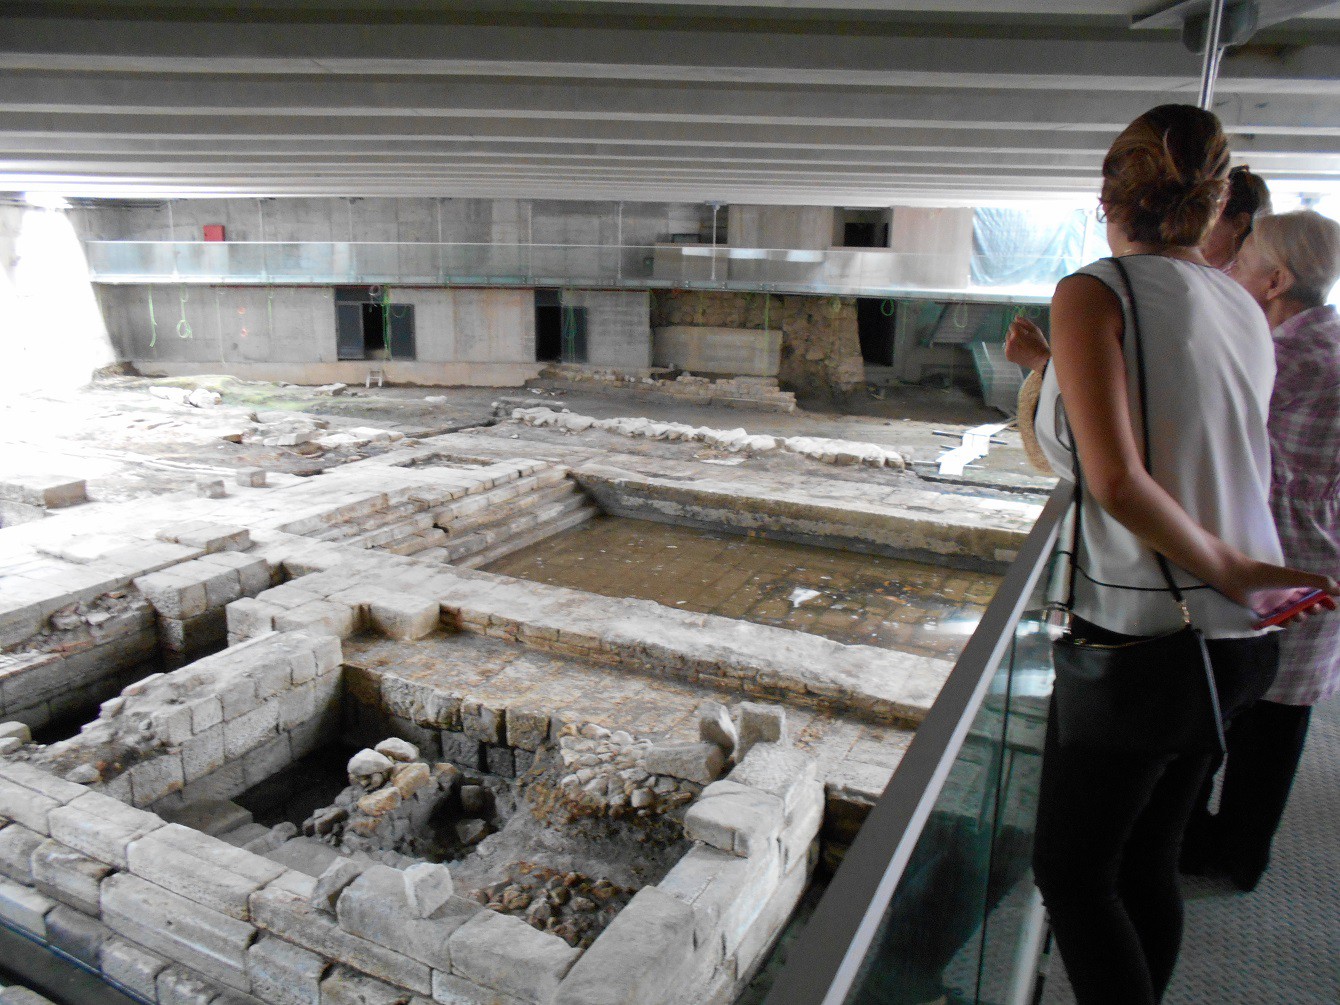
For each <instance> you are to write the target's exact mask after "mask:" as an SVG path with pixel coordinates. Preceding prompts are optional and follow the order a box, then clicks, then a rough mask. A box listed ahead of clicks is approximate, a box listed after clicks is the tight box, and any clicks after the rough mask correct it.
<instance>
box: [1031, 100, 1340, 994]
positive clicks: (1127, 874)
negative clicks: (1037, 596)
mask: <svg viewBox="0 0 1340 1005" xmlns="http://www.w3.org/2000/svg"><path fill="white" fill-rule="evenodd" d="M1227 172H1228V146H1227V142H1226V140H1225V138H1224V134H1223V131H1222V129H1221V127H1220V124H1219V121H1218V119H1216V118H1215V116H1214V115H1212V114H1210V113H1209V112H1205V111H1202V110H1200V109H1197V108H1195V107H1192V106H1188V105H1163V106H1160V107H1158V108H1155V109H1152V110H1151V111H1149V112H1147V113H1146V114H1144V115H1142V116H1141V117H1140V118H1138V119H1136V120H1135V122H1133V123H1131V125H1130V126H1128V127H1127V128H1126V129H1125V130H1124V131H1123V132H1122V133H1121V135H1120V136H1118V137H1117V139H1116V140H1115V142H1114V143H1113V144H1112V147H1111V149H1110V150H1109V151H1108V154H1107V156H1106V158H1105V159H1104V162H1103V187H1102V196H1101V205H1102V208H1103V210H1104V211H1105V213H1106V219H1107V230H1108V243H1109V245H1110V246H1111V248H1112V251H1113V254H1114V255H1115V256H1116V258H1114V259H1104V260H1102V261H1100V262H1095V263H1093V264H1092V265H1089V266H1086V267H1085V268H1083V269H1081V270H1080V271H1079V272H1077V273H1075V274H1074V275H1071V276H1068V277H1067V278H1065V279H1063V280H1062V281H1061V282H1060V284H1059V285H1058V286H1057V288H1056V293H1055V296H1054V298H1053V300H1052V307H1051V335H1052V338H1051V361H1050V364H1049V365H1047V367H1046V373H1045V375H1044V379H1043V383H1042V390H1041V395H1040V400H1039V407H1038V411H1037V423H1036V424H1037V431H1038V439H1039V442H1040V444H1041V446H1042V448H1043V450H1044V451H1045V453H1046V455H1047V459H1048V461H1049V462H1050V464H1051V466H1052V468H1053V469H1054V470H1056V471H1057V472H1058V473H1061V474H1062V475H1064V476H1066V477H1069V478H1072V479H1076V480H1078V484H1079V486H1080V488H1079V491H1078V493H1077V497H1076V505H1074V506H1072V510H1071V514H1070V516H1069V518H1068V521H1069V523H1070V525H1071V526H1070V528H1069V529H1063V530H1062V533H1061V540H1062V541H1073V544H1071V546H1070V547H1069V550H1068V552H1067V551H1066V550H1065V549H1062V550H1061V552H1060V554H1062V555H1063V556H1064V557H1065V558H1066V559H1067V563H1066V564H1067V566H1068V569H1067V572H1069V570H1070V569H1073V573H1074V574H1073V575H1066V576H1064V577H1058V580H1065V581H1067V582H1068V583H1070V586H1069V588H1068V593H1069V596H1068V597H1067V607H1068V610H1069V611H1070V613H1071V615H1072V628H1071V630H1072V636H1073V637H1075V638H1080V637H1082V638H1083V639H1085V640H1087V642H1088V643H1089V644H1092V645H1097V646H1108V647H1113V646H1125V645H1127V644H1129V643H1133V642H1134V643H1140V642H1142V641H1143V640H1152V639H1155V638H1159V637H1162V636H1165V635H1171V634H1174V633H1176V632H1178V631H1179V630H1180V629H1181V628H1182V625H1183V622H1184V619H1189V620H1190V621H1191V622H1192V623H1194V626H1195V627H1196V628H1197V629H1199V631H1200V633H1201V634H1202V636H1203V637H1204V639H1205V640H1206V649H1207V650H1208V658H1209V665H1210V667H1211V669H1212V671H1213V677H1214V680H1215V683H1216V684H1217V685H1218V697H1219V700H1220V702H1221V705H1222V712H1223V715H1224V716H1225V717H1230V716H1231V715H1232V714H1234V713H1235V712H1236V711H1237V710H1238V709H1240V708H1242V707H1245V706H1246V705H1248V704H1250V703H1251V702H1252V701H1255V700H1256V699H1257V698H1258V697H1260V695H1261V694H1262V693H1263V692H1264V691H1265V689H1266V688H1267V687H1268V686H1269V685H1270V682H1271V680H1272V679H1273V678H1274V675H1275V671H1276V664H1277V652H1278V642H1277V638H1276V635H1275V634H1274V633H1269V632H1262V631H1259V630H1257V629H1256V628H1255V627H1254V626H1255V624H1256V622H1257V621H1258V620H1259V617H1260V615H1259V614H1258V612H1263V611H1266V610H1269V609H1272V608H1274V607H1276V606H1279V605H1280V604H1281V603H1286V602H1289V601H1292V600H1294V599H1296V598H1297V597H1298V595H1299V594H1300V593H1301V592H1303V591H1302V589H1300V588H1317V589H1321V590H1323V591H1325V593H1326V594H1328V595H1336V594H1340V587H1337V585H1336V583H1335V582H1334V581H1333V580H1331V579H1330V578H1329V577H1327V576H1322V575H1313V574H1309V573H1305V572H1299V571H1297V570H1293V569H1288V568H1285V567H1283V566H1282V565H1280V564H1279V563H1280V561H1281V558H1282V556H1281V551H1280V544H1279V539H1278V537H1277V536H1276V533H1275V526H1274V522H1273V520H1272V518H1271V513H1270V505H1269V488H1270V448H1269V441H1268V438H1267V433H1266V413H1267V407H1268V405H1269V401H1270V393H1271V386H1272V383H1273V381H1274V376H1275V367H1274V359H1273V351H1272V346H1271V342H1270V333H1269V331H1268V330H1267V328H1266V326H1265V322H1264V319H1263V318H1262V317H1261V313H1260V310H1259V309H1258V308H1257V307H1256V304H1255V303H1254V302H1253V301H1252V299H1251V298H1250V297H1249V296H1247V295H1246V293H1245V292H1244V291H1243V290H1242V288H1241V287H1240V286H1238V285H1237V284H1236V283H1235V282H1233V280H1232V279H1230V278H1229V277H1228V276H1226V275H1225V274H1224V273H1222V272H1220V271H1218V270H1217V269H1214V268H1212V267H1211V266H1210V265H1209V264H1208V263H1207V262H1206V260H1205V257H1204V256H1203V255H1202V254H1201V252H1200V250H1199V248H1198V245H1199V243H1200V242H1201V240H1202V239H1203V238H1204V236H1205V233H1206V231H1207V230H1208V229H1209V227H1210V226H1211V224H1212V223H1213V222H1214V221H1215V219H1216V218H1217V216H1218V215H1219V211H1220V208H1221V206H1222V200H1223V196H1224V191H1225V187H1226V175H1227ZM1016 337H1017V336H1016ZM1146 445H1147V449H1146ZM1165 560H1166V561H1165ZM1183 597H1184V598H1185V599H1184V601H1183V602H1181V603H1179V601H1181V598H1183ZM1164 669H1166V674H1167V675H1174V674H1195V673H1200V674H1204V673H1205V672H1206V671H1205V667H1204V666H1203V665H1201V666H1197V667H1192V666H1172V665H1169V666H1167V667H1166V668H1163V667H1158V668H1155V670H1156V671H1157V672H1159V673H1162V671H1163V670H1164ZM1203 683H1204V678H1203V677H1202V684H1203ZM1188 714H1190V712H1188ZM1099 725H1100V726H1101V725H1108V726H1111V725H1112V724H1110V723H1109V724H1099ZM1133 728H1135V729H1139V728H1140V724H1139V723H1135V724H1133ZM1100 732H1101V730H1100ZM1108 732H1109V733H1110V732H1111V730H1110V729H1109V730H1108ZM1210 759H1211V748H1210V747H1209V746H1207V747H1206V748H1205V749H1204V750H1201V749H1199V748H1196V749H1191V750H1185V749H1167V750H1164V749H1152V750H1151V749H1139V748H1138V747H1134V746H1132V745H1129V744H1125V743H1122V742H1120V741H1119V740H1111V741H1086V742H1072V741H1067V742H1065V743H1063V742H1062V736H1061V733H1060V730H1059V727H1058V705H1057V702H1056V700H1055V699H1054V700H1053V703H1052V707H1051V712H1050V715H1049V722H1048V733H1047V739H1046V744H1045V748H1044V754H1043V766H1042V780H1041V785H1040V795H1039V807H1038V822H1037V835H1036V841H1035V847H1034V873H1035V876H1036V880H1037V884H1038V887H1039V889H1041V891H1042V894H1043V898H1044V900H1045V902H1046V904H1047V908H1048V912H1049V914H1050V916H1051V921H1052V927H1053V931H1054V933H1055V936H1056V941H1057V945H1058V947H1059V949H1060V952H1061V958H1062V960H1063V961H1064V963H1065V966H1066V970H1067V973H1068V974H1069V976H1070V980H1071V983H1072V985H1073V986H1074V989H1075V994H1076V998H1077V1001H1078V1002H1079V1003H1080V1005H1093V1003H1120V1005H1152V1003H1155V1002H1158V1001H1159V1000H1160V999H1161V997H1162V995H1163V992H1164V990H1165V989H1166V987H1167V985H1168V981H1169V979H1170V978H1171V976H1172V972H1173V966H1174V964H1175V962H1176V958H1177V953H1178V949H1179V946H1180V943H1181V929H1182V901H1181V892H1180V889H1179V887H1178V877H1177V858H1178V849H1179V842H1180V839H1181V835H1182V832H1183V830H1184V828H1185V826H1186V822H1187V817H1188V815H1189V814H1190V812H1191V808H1192V805H1193V803H1194V801H1195V798H1196V795H1197V793H1198V791H1199V789H1200V786H1201V782H1202V780H1203V778H1204V777H1205V773H1206V771H1207V770H1208V767H1209V764H1210Z"/></svg>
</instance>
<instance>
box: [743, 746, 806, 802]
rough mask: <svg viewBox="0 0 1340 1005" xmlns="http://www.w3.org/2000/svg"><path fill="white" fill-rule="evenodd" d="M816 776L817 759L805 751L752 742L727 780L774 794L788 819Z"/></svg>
mask: <svg viewBox="0 0 1340 1005" xmlns="http://www.w3.org/2000/svg"><path fill="white" fill-rule="evenodd" d="M818 777H819V763H818V762H817V761H816V760H815V759H814V758H813V757H810V756H809V755H808V754H806V753H803V752H802V751H799V750H796V749H795V748H794V747H784V746H782V745H781V744H778V743H755V744H754V745H753V746H752V747H751V748H750V749H749V753H748V754H746V755H745V757H744V760H742V761H741V762H740V763H739V764H738V765H737V766H736V768H735V770H734V771H732V772H731V773H730V774H729V775H728V776H727V780H728V781H732V782H738V783H739V784H741V785H749V786H752V787H753V788H756V789H762V790H763V791H764V792H769V793H771V794H772V795H774V796H777V797H778V798H779V799H781V800H782V805H783V808H784V810H785V813H786V817H787V819H790V817H791V815H792V814H793V813H794V812H795V810H796V809H797V807H798V806H799V805H800V803H801V801H802V797H803V796H805V795H806V794H808V793H809V792H810V791H811V783H813V782H814V781H815V779H816V778H818Z"/></svg>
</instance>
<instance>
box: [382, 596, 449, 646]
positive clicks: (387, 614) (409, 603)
mask: <svg viewBox="0 0 1340 1005" xmlns="http://www.w3.org/2000/svg"><path fill="white" fill-rule="evenodd" d="M440 619H441V608H440V607H439V606H438V603H437V601H435V600H424V599H423V598H422V597H415V596H412V595H410V594H397V593H381V594H378V596H377V598H376V599H374V600H373V601H372V602H371V603H370V604H369V605H368V620H369V621H371V622H372V626H373V627H374V628H376V629H377V631H379V632H381V633H382V634H383V635H385V636H387V637H388V638H392V639H400V640H402V641H413V640H415V639H421V638H423V637H424V636H425V635H429V634H431V633H432V632H434V631H436V630H437V627H438V622H439V620H440Z"/></svg>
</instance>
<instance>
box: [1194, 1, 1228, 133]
mask: <svg viewBox="0 0 1340 1005" xmlns="http://www.w3.org/2000/svg"><path fill="white" fill-rule="evenodd" d="M1223 25H1224V0H1210V19H1209V21H1207V22H1206V23H1205V53H1204V58H1203V59H1202V60H1201V67H1200V107H1201V108H1203V109H1205V110H1206V111H1207V112H1208V111H1209V110H1210V106H1211V105H1212V104H1213V103H1214V82H1215V80H1216V79H1217V78H1218V77H1219V56H1220V50H1219V36H1220V31H1221V30H1222V29H1223Z"/></svg>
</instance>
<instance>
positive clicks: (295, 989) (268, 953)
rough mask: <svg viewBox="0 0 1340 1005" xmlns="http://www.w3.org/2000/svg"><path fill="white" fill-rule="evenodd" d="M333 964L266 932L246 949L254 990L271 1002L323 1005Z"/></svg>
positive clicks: (273, 1004) (271, 1003)
mask: <svg viewBox="0 0 1340 1005" xmlns="http://www.w3.org/2000/svg"><path fill="white" fill-rule="evenodd" d="M329 969H330V963H329V962H327V961H326V960H325V959H324V958H322V957H321V956H318V955H317V954H316V953H313V952H311V951H309V950H306V949H302V948H300V947H298V946H295V945H293V944H292V943H289V942H285V941H284V940H283V939H279V938H275V937H274V936H269V935H265V936H262V937H261V938H259V939H257V940H256V941H255V942H254V943H252V945H251V948H250V949H249V950H247V975H248V976H249V977H250V978H251V993H252V994H254V995H255V996H256V997H258V998H260V999H261V1000H262V1001H265V1002H268V1003H270V1005H321V980H322V978H323V977H325V976H326V972H327V971H328V970H329Z"/></svg>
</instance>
